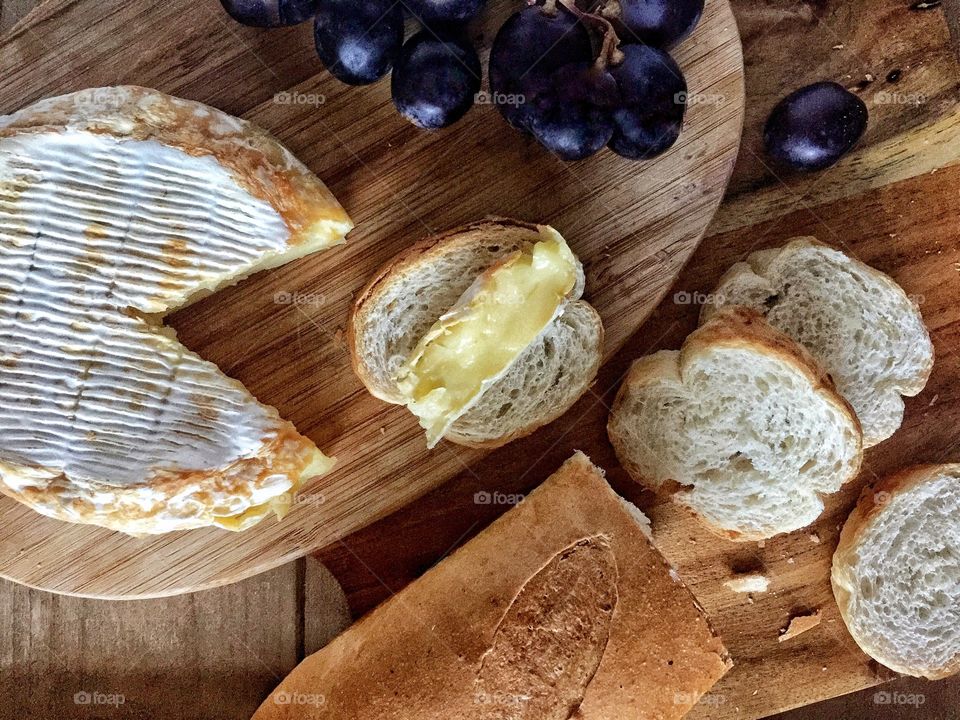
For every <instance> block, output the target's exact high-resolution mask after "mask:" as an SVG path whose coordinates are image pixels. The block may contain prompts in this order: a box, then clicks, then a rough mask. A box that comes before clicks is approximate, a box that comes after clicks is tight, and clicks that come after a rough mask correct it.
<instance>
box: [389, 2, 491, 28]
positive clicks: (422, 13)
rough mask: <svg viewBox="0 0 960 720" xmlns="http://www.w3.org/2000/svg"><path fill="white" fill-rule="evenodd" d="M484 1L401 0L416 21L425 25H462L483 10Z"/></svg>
mask: <svg viewBox="0 0 960 720" xmlns="http://www.w3.org/2000/svg"><path fill="white" fill-rule="evenodd" d="M485 3H486V0H403V4H404V5H405V6H406V8H407V10H409V11H410V13H411V14H412V15H414V16H415V17H416V18H417V19H419V20H421V21H422V22H425V23H434V22H440V23H464V22H467V21H468V20H470V19H472V18H473V17H475V16H476V15H477V13H479V12H480V10H481V9H482V8H483V6H484V4H485Z"/></svg>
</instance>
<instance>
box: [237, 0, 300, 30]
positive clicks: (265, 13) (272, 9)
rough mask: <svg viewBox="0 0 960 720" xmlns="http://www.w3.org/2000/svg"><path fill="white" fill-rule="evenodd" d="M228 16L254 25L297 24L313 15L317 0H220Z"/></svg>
mask: <svg viewBox="0 0 960 720" xmlns="http://www.w3.org/2000/svg"><path fill="white" fill-rule="evenodd" d="M220 4H221V5H223V9H224V10H226V11H227V12H228V13H229V14H230V17H232V18H233V19H234V20H236V21H237V22H239V23H243V24H244V25H252V26H254V27H280V26H282V25H297V24H299V23H302V22H303V21H305V20H309V19H310V18H312V17H313V15H314V13H316V11H317V0H220Z"/></svg>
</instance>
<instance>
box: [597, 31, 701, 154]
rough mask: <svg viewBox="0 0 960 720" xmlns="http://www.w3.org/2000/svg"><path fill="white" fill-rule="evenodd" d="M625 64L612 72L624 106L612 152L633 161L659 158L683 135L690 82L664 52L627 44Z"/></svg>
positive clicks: (617, 118)
mask: <svg viewBox="0 0 960 720" xmlns="http://www.w3.org/2000/svg"><path fill="white" fill-rule="evenodd" d="M620 49H621V50H622V51H623V54H624V61H623V63H621V64H620V65H618V66H617V67H614V68H611V70H610V72H611V74H612V75H613V77H614V79H616V81H617V85H618V86H619V88H620V94H621V97H622V105H621V107H620V108H618V109H617V110H615V111H614V112H613V121H614V125H615V128H614V132H613V138H612V139H611V140H610V149H611V150H613V151H614V152H615V153H617V155H622V156H623V157H625V158H630V159H632V160H645V159H648V158H652V157H654V156H656V155H659V154H660V153H662V152H663V151H665V150H666V149H667V148H669V147H670V146H672V145H673V144H674V143H675V142H676V141H677V138H678V137H679V136H680V130H681V128H682V127H683V116H684V113H685V111H686V94H687V81H686V80H685V79H684V77H683V72H682V71H681V70H680V67H679V66H678V65H677V64H676V63H675V62H674V60H673V58H671V57H670V55H669V54H667V53H666V52H664V51H663V50H658V49H657V48H654V47H650V46H649V45H624V46H622V47H621V48H620Z"/></svg>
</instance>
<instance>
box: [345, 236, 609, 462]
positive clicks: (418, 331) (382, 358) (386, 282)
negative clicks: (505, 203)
mask: <svg viewBox="0 0 960 720" xmlns="http://www.w3.org/2000/svg"><path fill="white" fill-rule="evenodd" d="M539 239H541V234H540V228H539V227H538V226H536V225H531V224H528V223H522V222H519V221H516V220H507V219H491V220H485V221H481V222H478V223H474V224H472V225H468V226H466V227H463V228H459V229H457V230H453V231H451V232H448V233H445V234H443V235H440V236H437V237H433V238H428V239H427V240H424V241H422V242H420V243H417V244H416V245H414V246H412V247H411V248H409V249H408V250H406V251H405V252H403V253H401V254H400V255H398V256H397V257H396V258H394V259H393V260H391V261H390V262H389V263H387V264H386V265H385V266H384V267H383V268H382V269H381V270H380V271H379V272H378V273H377V275H376V276H374V278H373V279H372V280H371V281H370V282H369V283H368V285H367V286H366V288H365V289H364V290H363V291H362V292H361V293H360V295H359V296H358V297H357V299H356V302H355V304H354V310H353V313H352V315H351V319H350V326H349V329H348V333H347V335H348V339H349V343H350V347H351V352H352V355H353V366H354V369H355V371H356V373H357V376H358V377H359V378H360V380H361V381H362V382H363V384H364V385H365V386H366V387H367V389H368V390H369V391H370V393H371V394H373V395H374V396H375V397H378V398H380V399H381V400H385V401H386V402H390V403H395V404H405V402H406V399H405V397H404V395H403V393H402V392H401V390H400V387H399V386H398V383H397V380H396V376H397V373H398V372H399V371H400V369H401V367H402V366H403V364H404V362H405V361H406V360H407V359H408V358H409V357H410V356H411V354H413V353H414V351H415V349H416V347H417V344H418V343H419V341H420V340H421V338H423V337H424V335H425V334H426V333H427V332H428V331H429V330H430V329H431V327H432V326H433V325H434V323H436V322H437V321H438V320H439V319H440V318H441V316H444V314H445V313H448V311H450V309H451V308H453V307H455V306H457V305H458V304H462V303H463V301H464V299H465V298H469V297H470V296H471V295H472V294H473V293H475V292H476V284H475V283H476V281H477V279H478V278H480V277H481V276H482V275H484V274H485V273H489V272H490V271H491V268H494V267H495V266H497V264H498V263H501V262H502V261H503V260H504V259H505V258H507V257H509V256H511V255H513V254H515V253H517V252H518V251H521V250H524V249H528V248H530V247H532V246H533V245H534V244H535V243H536V242H537V241H538V240H539ZM583 288H584V276H583V268H582V266H580V263H579V261H577V263H576V280H575V282H574V286H573V288H572V290H571V291H570V292H569V294H568V296H567V298H566V299H565V300H564V302H563V303H562V304H561V307H560V309H559V311H558V314H557V316H556V317H555V318H554V320H553V321H552V322H550V323H549V324H548V325H547V326H546V327H545V328H544V330H543V331H542V332H541V333H540V335H539V336H538V337H537V338H536V339H535V340H534V341H533V342H532V343H530V344H529V345H528V346H527V348H526V349H525V350H524V351H523V352H522V353H521V354H520V355H519V356H518V357H516V359H515V360H514V361H513V362H512V363H511V364H510V366H509V367H508V368H506V370H505V371H504V372H503V373H501V374H500V375H499V376H498V377H496V378H493V379H492V382H490V383H489V384H487V385H486V386H485V388H484V389H483V391H482V393H481V394H480V395H479V396H478V397H477V398H476V399H475V401H474V402H473V403H472V404H471V405H470V406H468V407H467V408H466V409H465V412H464V413H463V414H462V415H460V416H459V418H457V419H456V421H455V422H453V424H452V425H451V426H450V427H449V428H448V430H447V431H446V432H445V433H444V435H443V437H445V438H446V439H447V440H450V441H451V442H455V443H458V444H461V445H467V446H471V447H490V448H492V447H499V446H501V445H504V444H506V443H508V442H510V441H511V440H514V439H516V438H519V437H523V436H524V435H528V434H530V433H531V432H533V431H535V430H536V429H537V428H539V427H541V426H543V425H546V424H547V423H550V422H552V421H553V420H555V419H556V418H558V417H560V416H561V415H562V414H563V413H564V412H566V411H567V410H568V409H569V408H570V407H571V406H572V405H573V404H574V403H575V402H576V401H577V399H578V398H579V397H580V396H581V395H582V394H583V393H584V392H586V390H587V388H588V387H589V386H590V383H591V382H593V379H594V378H595V376H596V374H597V370H598V369H599V367H600V360H601V357H602V348H603V325H602V323H601V321H600V316H599V315H598V314H597V312H596V311H595V310H594V309H593V308H592V307H591V306H590V305H588V304H587V303H586V302H583V301H582V300H580V299H579V298H580V296H581V295H582V294H583Z"/></svg>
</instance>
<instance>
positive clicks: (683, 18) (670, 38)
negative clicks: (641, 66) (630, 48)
mask: <svg viewBox="0 0 960 720" xmlns="http://www.w3.org/2000/svg"><path fill="white" fill-rule="evenodd" d="M619 3H620V15H619V18H618V20H619V23H620V24H621V25H623V30H622V31H621V32H620V33H619V35H620V39H621V40H622V41H623V42H626V43H645V44H648V45H654V46H656V47H659V48H670V47H673V46H674V45H676V44H677V43H678V42H680V41H681V40H683V39H684V38H685V37H687V36H688V35H689V34H690V33H692V32H693V29H694V28H695V27H696V25H697V23H698V22H700V16H701V15H703V0H619Z"/></svg>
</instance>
